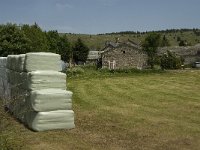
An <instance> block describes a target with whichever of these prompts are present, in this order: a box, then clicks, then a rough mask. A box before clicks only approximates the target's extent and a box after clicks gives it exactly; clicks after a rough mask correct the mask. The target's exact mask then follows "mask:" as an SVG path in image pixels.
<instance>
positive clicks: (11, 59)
mask: <svg viewBox="0 0 200 150" xmlns="http://www.w3.org/2000/svg"><path fill="white" fill-rule="evenodd" d="M24 60H25V54H21V55H8V57H7V68H8V69H10V70H13V71H16V72H23V71H24Z"/></svg>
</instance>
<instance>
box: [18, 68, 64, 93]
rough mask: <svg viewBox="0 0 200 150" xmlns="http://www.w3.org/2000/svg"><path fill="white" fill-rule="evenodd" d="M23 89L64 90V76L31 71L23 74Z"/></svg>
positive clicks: (51, 72)
mask: <svg viewBox="0 0 200 150" xmlns="http://www.w3.org/2000/svg"><path fill="white" fill-rule="evenodd" d="M22 79H23V80H22V82H23V83H24V84H23V88H24V89H27V90H40V89H49V88H58V89H63V90H64V89H66V74H64V73H61V72H57V71H33V72H28V73H23V75H22Z"/></svg>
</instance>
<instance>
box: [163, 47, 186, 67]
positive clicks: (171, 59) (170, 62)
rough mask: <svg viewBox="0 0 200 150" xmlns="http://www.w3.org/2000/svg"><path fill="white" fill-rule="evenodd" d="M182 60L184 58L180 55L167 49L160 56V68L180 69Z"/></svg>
mask: <svg viewBox="0 0 200 150" xmlns="http://www.w3.org/2000/svg"><path fill="white" fill-rule="evenodd" d="M183 62H184V60H183V58H182V57H180V56H177V55H176V54H175V53H172V52H170V51H167V53H165V54H163V55H162V56H161V68H162V69H180V68H181V65H182V64H183Z"/></svg>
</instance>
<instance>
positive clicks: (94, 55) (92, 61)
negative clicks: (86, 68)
mask: <svg viewBox="0 0 200 150" xmlns="http://www.w3.org/2000/svg"><path fill="white" fill-rule="evenodd" d="M100 57H101V52H100V51H89V54H88V58H87V61H86V64H87V65H97V62H98V60H99V59H100Z"/></svg>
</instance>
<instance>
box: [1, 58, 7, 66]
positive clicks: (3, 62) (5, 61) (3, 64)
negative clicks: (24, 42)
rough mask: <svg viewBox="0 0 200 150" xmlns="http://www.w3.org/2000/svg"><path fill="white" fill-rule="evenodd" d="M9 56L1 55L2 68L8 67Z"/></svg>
mask: <svg viewBox="0 0 200 150" xmlns="http://www.w3.org/2000/svg"><path fill="white" fill-rule="evenodd" d="M6 65H7V57H0V68H6Z"/></svg>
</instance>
